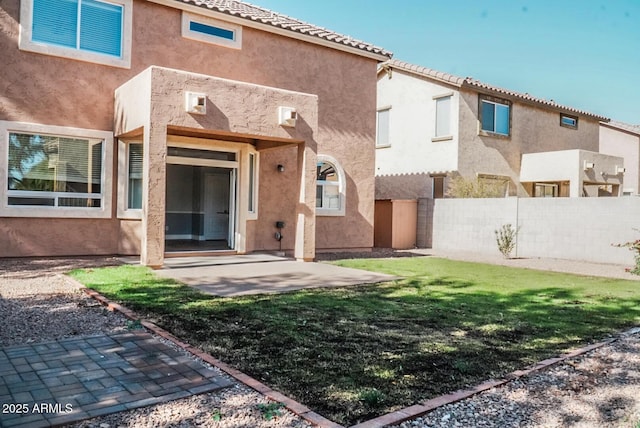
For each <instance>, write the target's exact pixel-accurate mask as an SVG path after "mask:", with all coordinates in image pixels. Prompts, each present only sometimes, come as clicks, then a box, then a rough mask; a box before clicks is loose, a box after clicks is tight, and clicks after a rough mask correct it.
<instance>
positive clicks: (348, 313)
mask: <svg viewBox="0 0 640 428" xmlns="http://www.w3.org/2000/svg"><path fill="white" fill-rule="evenodd" d="M337 264H339V265H342V266H349V267H355V268H362V269H369V270H375V271H379V272H385V273H391V274H395V275H401V276H403V277H405V279H403V280H398V281H393V282H387V283H384V284H379V285H365V286H359V287H351V288H339V289H333V288H330V289H329V288H328V289H316V290H304V291H298V292H292V293H286V294H280V295H259V296H250V297H237V298H218V297H213V296H209V295H206V294H202V293H200V292H198V291H196V290H194V289H192V288H190V287H187V286H183V285H179V284H176V283H174V282H173V281H171V280H166V279H159V278H157V277H156V276H155V275H154V274H153V272H152V271H151V270H148V269H145V268H140V267H132V266H121V267H117V268H103V269H94V270H84V271H75V272H73V273H72V275H73V276H74V277H75V278H76V279H78V280H79V281H81V282H83V283H84V284H86V285H87V286H88V287H90V288H93V289H95V290H97V291H99V292H101V293H103V294H104V295H106V296H107V297H109V298H110V299H113V300H115V301H118V302H121V303H123V304H124V305H125V306H127V307H129V308H131V309H133V310H135V311H137V312H138V313H140V314H141V315H142V316H144V317H146V318H149V319H151V320H153V321H154V322H156V323H157V324H159V325H160V326H162V327H163V328H165V329H167V330H169V331H171V332H172V333H173V334H175V335H177V336H179V337H181V338H183V339H184V340H186V341H188V342H190V343H192V344H194V345H196V346H198V347H200V348H202V349H204V350H206V351H207V352H209V353H211V354H212V355H215V356H216V357H218V358H221V359H222V360H224V361H226V362H228V363H230V364H231V365H233V366H235V367H236V368H238V369H239V370H242V371H244V372H246V373H248V374H250V375H251V376H254V377H256V378H257V379H260V380H262V381H264V382H265V383H267V384H269V385H271V386H272V387H274V388H276V389H278V390H280V391H282V392H283V393H285V394H287V395H290V396H292V397H293V398H295V399H297V400H299V401H300V402H302V403H304V404H306V405H307V406H309V407H311V408H312V409H314V410H315V411H317V412H319V413H321V414H323V415H325V416H326V417H329V418H330V419H333V420H335V421H336V422H339V423H341V424H353V423H356V422H358V421H362V420H365V419H368V418H371V417H374V416H377V415H380V414H383V413H385V412H388V411H392V410H396V409H398V408H401V407H404V406H407V405H411V404H415V403H416V402H419V401H421V400H425V399H428V398H431V397H434V396H437V395H440V394H443V393H447V392H451V391H453V390H456V389H458V388H461V387H464V386H467V385H473V384H477V383H479V382H481V381H483V380H486V379H489V378H492V377H496V376H500V375H503V374H505V373H507V372H509V371H512V370H515V369H518V368H524V367H526V366H528V365H530V364H532V363H534V362H536V361H539V360H541V359H544V358H547V357H549V356H552V355H557V354H559V353H561V352H563V351H566V350H567V349H570V348H572V347H577V346H580V345H583V344H586V343H588V342H591V341H594V340H598V339H601V338H603V337H605V336H607V335H608V334H609V333H612V332H614V331H617V330H620V329H624V328H626V327H629V326H631V325H637V324H638V323H639V322H640V282H634V281H622V280H609V279H602V278H589V277H582V276H575V275H566V274H557V273H545V272H539V271H533V270H526V269H513V268H507V267H502V266H491V265H483V264H476V263H464V262H457V261H449V260H442V259H434V258H401V259H375V260H372V259H369V260H366V259H361V260H357V259H356V260H344V261H339V262H337Z"/></svg>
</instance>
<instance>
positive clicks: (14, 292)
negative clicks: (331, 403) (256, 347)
mask: <svg viewBox="0 0 640 428" xmlns="http://www.w3.org/2000/svg"><path fill="white" fill-rule="evenodd" d="M115 264H118V261H117V260H115V259H112V258H101V259H96V258H92V259H46V260H45V259H0V320H2V327H1V328H0V346H10V345H15V344H20V343H37V342H43V341H49V340H54V339H62V338H65V337H73V336H81V335H92V334H97V333H107V334H111V333H117V332H123V331H127V329H128V328H129V326H131V323H128V322H127V321H128V320H127V319H126V318H124V317H123V316H122V315H120V314H117V313H113V312H111V311H108V310H106V309H105V308H104V307H103V306H101V305H100V304H98V303H97V302H96V301H94V300H93V299H91V298H90V297H88V296H87V295H85V294H84V293H83V292H82V291H81V290H80V289H79V288H77V287H76V286H74V285H72V284H71V283H70V282H69V281H66V280H65V278H64V276H63V275H62V273H64V272H66V271H68V270H70V269H73V268H81V267H83V268H89V267H98V266H109V265H115ZM161 340H164V339H161ZM165 343H168V344H170V345H172V346H175V345H173V344H172V343H171V342H167V341H165ZM189 355H190V354H189ZM203 364H204V365H207V364H205V363H204V362H203ZM209 367H210V366H209ZM212 369H213V370H218V369H216V368H212ZM222 375H223V376H226V375H224V374H222ZM70 426H72V427H76V428H111V427H114V428H115V427H136V428H138V427H159V426H162V427H167V428H168V427H216V428H224V427H234V428H239V427H247V428H249V427H292V428H298V427H300V428H303V427H309V426H310V425H309V424H307V423H306V422H305V421H303V420H302V419H300V418H299V417H297V416H295V415H294V414H292V413H291V412H289V411H287V410H286V409H282V408H277V407H275V406H274V403H273V402H271V401H269V400H267V399H266V398H265V397H264V396H262V395H261V394H259V393H257V392H255V391H253V390H252V389H250V388H248V387H246V386H244V385H242V384H239V383H236V384H235V385H234V386H233V387H230V388H226V389H224V390H221V391H217V392H213V393H209V394H201V395H194V396H191V397H188V398H185V399H181V400H176V401H171V402H168V403H163V404H159V405H155V406H150V407H146V408H141V409H135V410H132V411H128V412H122V413H115V414H112V415H107V416H103V417H100V418H95V419H90V420H86V421H82V422H78V423H76V424H73V425H70Z"/></svg>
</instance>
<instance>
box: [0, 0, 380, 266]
mask: <svg viewBox="0 0 640 428" xmlns="http://www.w3.org/2000/svg"><path fill="white" fill-rule="evenodd" d="M0 52H2V61H1V62H0V75H2V79H0V257H19V256H59V255H86V254H89V255H97V254H121V255H138V254H139V255H140V257H141V261H142V263H143V264H146V265H150V266H159V265H162V263H163V259H164V257H165V253H167V252H171V251H184V250H201V251H202V250H226V251H228V252H235V253H239V254H243V253H249V252H253V251H260V250H278V249H280V248H282V249H283V250H285V251H289V252H290V253H292V254H294V255H295V257H296V258H298V259H302V260H311V259H313V258H314V257H315V253H316V251H323V250H333V249H363V248H371V247H372V245H373V209H374V208H373V206H374V155H375V148H374V145H375V120H376V119H375V110H376V72H377V66H378V63H379V62H381V61H384V60H387V59H388V58H389V57H390V56H391V54H390V53H389V52H387V51H385V50H384V49H382V48H379V47H376V46H373V45H371V44H369V43H365V42H362V41H358V40H354V39H352V38H350V37H346V36H342V35H340V34H336V33H334V32H332V31H329V30H326V29H323V28H320V27H316V26H314V25H311V24H308V23H304V22H301V21H298V20H295V19H293V18H290V17H287V16H284V15H281V14H278V13H275V12H272V11H269V10H265V9H262V8H260V7H257V6H253V5H250V4H247V3H243V2H241V1H234V0H198V1H195V0H3V1H2V2H1V3H0ZM327 70H331V72H327ZM336 76H339V78H337V77H336ZM276 232H280V233H281V237H282V239H281V241H278V239H276Z"/></svg>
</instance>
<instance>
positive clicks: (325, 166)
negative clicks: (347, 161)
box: [316, 155, 345, 216]
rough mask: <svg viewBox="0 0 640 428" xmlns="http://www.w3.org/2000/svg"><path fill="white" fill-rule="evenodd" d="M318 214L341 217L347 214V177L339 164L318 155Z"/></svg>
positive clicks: (329, 158) (330, 158)
mask: <svg viewBox="0 0 640 428" xmlns="http://www.w3.org/2000/svg"><path fill="white" fill-rule="evenodd" d="M316 171H317V177H316V178H317V185H316V214H317V215H327V216H331V215H333V216H341V215H344V213H345V176H344V171H343V170H342V168H341V167H340V165H339V164H338V162H337V161H336V160H335V159H334V158H332V157H330V156H327V155H318V163H317V168H316Z"/></svg>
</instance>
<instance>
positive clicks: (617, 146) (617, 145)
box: [600, 120, 640, 196]
mask: <svg viewBox="0 0 640 428" xmlns="http://www.w3.org/2000/svg"><path fill="white" fill-rule="evenodd" d="M600 152H601V153H605V154H608V155H613V156H619V157H622V158H624V165H625V170H626V171H625V173H624V186H623V189H622V194H623V195H628V196H631V195H639V194H640V170H639V168H640V125H631V124H628V123H623V122H616V121H613V120H612V121H610V122H602V123H600Z"/></svg>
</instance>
